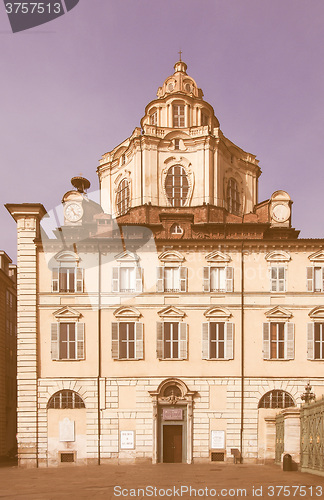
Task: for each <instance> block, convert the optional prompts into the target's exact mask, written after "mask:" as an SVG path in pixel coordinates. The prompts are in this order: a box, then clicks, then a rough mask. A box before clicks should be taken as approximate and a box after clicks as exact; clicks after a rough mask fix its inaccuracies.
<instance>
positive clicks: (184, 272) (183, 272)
mask: <svg viewBox="0 0 324 500" xmlns="http://www.w3.org/2000/svg"><path fill="white" fill-rule="evenodd" d="M187 276H188V269H187V268H186V267H180V291H181V292H186V291H187Z"/></svg>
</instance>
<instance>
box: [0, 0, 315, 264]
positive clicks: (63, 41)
mask: <svg viewBox="0 0 324 500" xmlns="http://www.w3.org/2000/svg"><path fill="white" fill-rule="evenodd" d="M323 25H324V3H323V0H309V1H305V0H200V1H199V2H198V1H197V0H161V1H157V0H119V1H117V0H114V1H110V0H80V3H79V4H78V5H77V7H75V8H74V9H73V10H72V11H71V12H70V13H68V14H67V15H64V16H62V17H61V18H59V19H57V20H55V21H53V22H51V23H49V24H45V25H43V26H39V27H37V28H34V29H32V30H28V31H25V32H22V33H17V34H12V33H11V31H10V25H9V21H8V19H7V17H6V14H5V10H4V6H3V5H2V2H1V4H0V44H1V52H0V74H1V80H0V89H1V94H0V95H1V106H0V131H1V133H0V165H1V174H2V175H1V178H2V183H1V187H0V189H1V191H0V201H1V204H4V203H8V202H10V203H23V202H40V203H43V204H44V206H45V208H46V209H47V210H51V209H52V208H53V207H55V206H56V205H57V204H59V203H60V201H61V198H62V195H63V194H64V193H65V192H66V191H68V190H69V189H70V186H71V185H70V178H71V177H72V176H74V175H77V174H79V173H81V172H82V173H83V175H84V176H86V177H87V178H89V179H90V181H91V183H92V188H93V189H97V188H98V181H97V174H96V168H97V165H98V159H99V158H100V156H101V155H102V154H103V153H105V152H106V151H109V150H111V149H112V148H114V147H115V146H116V145H117V144H119V143H120V142H121V141H123V140H124V139H125V138H126V137H128V136H129V135H130V134H131V132H132V131H133V129H134V128H135V127H136V126H139V122H140V118H141V117H142V116H143V114H144V107H145V105H146V104H147V103H148V102H149V101H151V100H152V99H154V98H155V95H156V91H157V88H158V86H160V85H161V84H162V83H163V81H164V79H165V78H166V77H167V76H169V75H170V74H172V73H173V64H174V63H175V62H176V60H177V59H178V51H179V49H180V48H181V50H182V51H183V56H182V57H183V60H184V61H185V62H186V63H187V64H188V73H189V74H190V75H191V76H192V77H193V78H194V79H195V80H196V82H197V84H198V86H199V87H200V88H202V89H203V92H204V98H205V100H206V101H208V102H209V103H210V104H211V105H212V106H213V107H214V109H215V114H216V116H217V117H218V119H219V120H220V124H221V129H222V131H223V133H224V134H225V135H226V136H227V137H228V138H229V139H230V140H232V141H233V142H234V143H236V144H237V145H238V146H240V147H241V148H243V149H245V150H246V151H248V152H250V153H253V154H256V155H257V157H258V159H259V160H260V166H261V169H262V171H263V174H262V176H261V178H260V183H259V193H260V194H259V201H262V200H263V199H267V198H269V197H270V196H271V194H272V193H273V192H274V191H275V190H277V189H284V190H287V191H288V193H289V194H290V196H291V197H292V199H293V201H294V206H293V225H294V227H296V228H298V229H301V230H302V232H301V236H303V237H324V222H323V215H322V214H323V202H322V199H323V180H324V175H323V167H324V165H323V163H324V161H323V153H322V151H323V145H324V92H323V89H324V70H323V66H324V41H323ZM0 223H1V227H2V238H1V241H0V249H3V250H5V251H6V252H7V253H8V254H9V255H10V256H11V257H12V258H13V260H14V261H15V260H16V224H15V222H14V221H13V219H12V218H11V216H10V215H9V214H8V212H7V211H6V209H5V208H0Z"/></svg>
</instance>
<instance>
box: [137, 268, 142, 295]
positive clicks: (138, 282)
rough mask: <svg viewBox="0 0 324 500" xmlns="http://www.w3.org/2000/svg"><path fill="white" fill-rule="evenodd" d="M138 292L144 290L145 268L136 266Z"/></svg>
mask: <svg viewBox="0 0 324 500" xmlns="http://www.w3.org/2000/svg"><path fill="white" fill-rule="evenodd" d="M135 272H136V288H135V290H136V292H142V291H143V269H142V268H141V267H136V270H135Z"/></svg>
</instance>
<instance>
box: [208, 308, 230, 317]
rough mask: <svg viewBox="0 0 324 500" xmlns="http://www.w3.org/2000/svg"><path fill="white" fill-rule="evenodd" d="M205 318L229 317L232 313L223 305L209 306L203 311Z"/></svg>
mask: <svg viewBox="0 0 324 500" xmlns="http://www.w3.org/2000/svg"><path fill="white" fill-rule="evenodd" d="M204 315H205V316H206V318H210V319H229V318H230V317H231V316H232V313H231V312H230V311H229V310H228V309H226V308H225V307H215V306H214V307H210V308H209V309H207V311H205V312H204Z"/></svg>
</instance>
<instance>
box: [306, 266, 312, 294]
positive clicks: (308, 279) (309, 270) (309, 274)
mask: <svg viewBox="0 0 324 500" xmlns="http://www.w3.org/2000/svg"><path fill="white" fill-rule="evenodd" d="M306 284H307V286H306V289H307V291H308V292H313V291H314V268H313V267H307V268H306Z"/></svg>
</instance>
